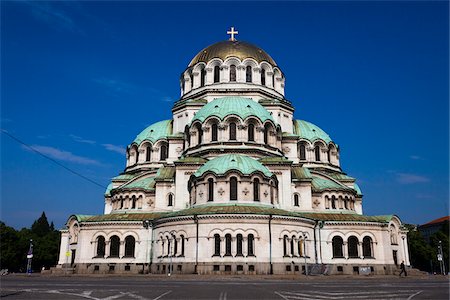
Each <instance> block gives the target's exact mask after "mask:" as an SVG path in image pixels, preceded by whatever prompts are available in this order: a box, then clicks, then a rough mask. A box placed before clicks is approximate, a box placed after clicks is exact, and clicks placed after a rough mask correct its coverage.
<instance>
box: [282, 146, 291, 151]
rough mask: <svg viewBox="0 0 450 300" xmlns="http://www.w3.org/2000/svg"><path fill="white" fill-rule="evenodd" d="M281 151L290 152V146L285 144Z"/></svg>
mask: <svg viewBox="0 0 450 300" xmlns="http://www.w3.org/2000/svg"><path fill="white" fill-rule="evenodd" d="M283 152H284V153H289V152H291V148H289V147H287V146H285V147H283Z"/></svg>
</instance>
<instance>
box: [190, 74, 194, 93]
mask: <svg viewBox="0 0 450 300" xmlns="http://www.w3.org/2000/svg"><path fill="white" fill-rule="evenodd" d="M189 78H190V79H191V90H192V88H193V87H194V74H192V72H191V74H189Z"/></svg>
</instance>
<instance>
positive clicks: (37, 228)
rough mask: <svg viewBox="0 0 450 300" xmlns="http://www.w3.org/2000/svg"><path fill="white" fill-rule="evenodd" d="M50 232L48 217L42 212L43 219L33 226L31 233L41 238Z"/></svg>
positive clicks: (35, 222)
mask: <svg viewBox="0 0 450 300" xmlns="http://www.w3.org/2000/svg"><path fill="white" fill-rule="evenodd" d="M50 231H51V229H50V225H49V224H48V220H47V216H46V215H45V212H42V215H41V217H40V218H39V219H37V220H36V221H34V223H33V225H31V232H32V233H33V234H35V235H37V236H39V237H43V236H45V235H46V234H48V233H49V232H50Z"/></svg>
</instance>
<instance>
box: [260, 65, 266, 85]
mask: <svg viewBox="0 0 450 300" xmlns="http://www.w3.org/2000/svg"><path fill="white" fill-rule="evenodd" d="M261 84H262V85H266V70H265V69H261Z"/></svg>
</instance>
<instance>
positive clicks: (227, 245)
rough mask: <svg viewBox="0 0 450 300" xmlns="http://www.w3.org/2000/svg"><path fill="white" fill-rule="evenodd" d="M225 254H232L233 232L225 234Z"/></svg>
mask: <svg viewBox="0 0 450 300" xmlns="http://www.w3.org/2000/svg"><path fill="white" fill-rule="evenodd" d="M225 256H231V234H229V233H228V234H226V235H225Z"/></svg>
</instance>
